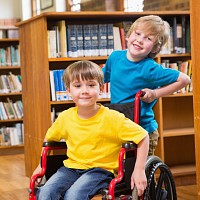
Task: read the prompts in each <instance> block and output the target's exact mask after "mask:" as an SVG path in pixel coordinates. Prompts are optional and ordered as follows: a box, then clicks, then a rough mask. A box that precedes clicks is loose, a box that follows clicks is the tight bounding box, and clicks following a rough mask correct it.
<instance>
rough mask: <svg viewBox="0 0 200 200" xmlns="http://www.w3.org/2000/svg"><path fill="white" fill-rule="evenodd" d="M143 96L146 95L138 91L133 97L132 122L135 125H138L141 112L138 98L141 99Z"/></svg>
mask: <svg viewBox="0 0 200 200" xmlns="http://www.w3.org/2000/svg"><path fill="white" fill-rule="evenodd" d="M145 94H146V93H145V92H144V91H142V90H140V91H138V92H137V93H136V95H135V101H134V112H133V113H134V116H133V120H134V122H135V123H137V124H140V111H141V106H140V102H141V101H140V97H143V96H144V95H145Z"/></svg>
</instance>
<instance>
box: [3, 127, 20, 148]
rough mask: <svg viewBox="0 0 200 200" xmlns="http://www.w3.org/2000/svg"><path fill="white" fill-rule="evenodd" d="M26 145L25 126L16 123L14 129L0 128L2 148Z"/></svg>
mask: <svg viewBox="0 0 200 200" xmlns="http://www.w3.org/2000/svg"><path fill="white" fill-rule="evenodd" d="M23 143H24V125H23V124H22V123H16V124H14V125H13V127H1V128H0V146H13V145H21V144H23Z"/></svg>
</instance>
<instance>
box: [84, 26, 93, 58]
mask: <svg viewBox="0 0 200 200" xmlns="http://www.w3.org/2000/svg"><path fill="white" fill-rule="evenodd" d="M83 46H84V56H91V55H92V46H91V25H90V24H84V25H83Z"/></svg>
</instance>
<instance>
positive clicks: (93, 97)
mask: <svg viewBox="0 0 200 200" xmlns="http://www.w3.org/2000/svg"><path fill="white" fill-rule="evenodd" d="M67 91H68V93H69V95H70V96H71V97H72V99H73V101H74V103H75V104H76V105H77V106H84V107H85V106H86V107H87V106H93V105H95V104H96V101H97V100H98V98H99V94H100V92H101V88H100V85H99V83H98V81H97V80H82V79H81V77H80V80H74V81H72V82H71V83H70V88H69V89H68V90H67Z"/></svg>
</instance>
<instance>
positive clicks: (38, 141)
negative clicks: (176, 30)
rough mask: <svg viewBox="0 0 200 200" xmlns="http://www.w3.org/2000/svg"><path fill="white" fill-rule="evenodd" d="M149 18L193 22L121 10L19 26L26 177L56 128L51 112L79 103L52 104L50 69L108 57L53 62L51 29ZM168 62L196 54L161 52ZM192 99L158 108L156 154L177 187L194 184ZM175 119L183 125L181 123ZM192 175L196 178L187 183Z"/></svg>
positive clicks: (175, 99) (46, 17)
mask: <svg viewBox="0 0 200 200" xmlns="http://www.w3.org/2000/svg"><path fill="white" fill-rule="evenodd" d="M149 14H156V15H159V16H161V17H162V18H163V19H165V20H167V21H169V22H172V20H173V17H175V16H176V17H181V16H186V18H188V19H189V18H190V12H189V11H174V12H173V11H162V12H143V13H124V12H121V11H117V12H80V13H71V12H64V13H54V12H49V13H43V14H41V15H39V16H36V17H33V18H31V19H29V20H26V21H24V22H20V23H18V24H17V26H18V27H19V29H20V45H21V66H22V79H23V83H22V84H23V95H22V98H23V100H24V101H23V102H24V130H25V165H26V167H25V168H26V175H27V176H31V174H32V171H33V170H34V169H35V167H36V166H37V165H38V163H39V156H40V153H41V146H42V142H43V139H44V136H45V133H46V131H47V129H48V128H49V127H50V126H51V110H52V108H55V110H56V111H57V112H59V111H62V110H63V109H67V108H69V107H71V106H73V105H74V104H73V102H72V101H70V100H68V101H59V102H56V101H51V97H50V96H51V94H50V82H49V71H50V70H55V69H65V68H66V67H67V66H68V65H69V64H71V63H72V62H74V61H77V60H83V59H87V60H91V61H94V62H96V63H97V64H103V63H105V61H106V59H107V56H94V57H78V58H69V57H67V58H48V39H47V31H48V29H49V27H51V26H53V24H55V23H57V22H58V21H61V20H65V21H66V23H67V24H80V23H81V24H91V23H93V24H98V23H99V24H100V23H107V24H108V23H116V24H117V23H119V22H122V21H130V20H131V21H134V19H136V18H138V17H140V16H143V15H149ZM41 49H42V50H41ZM164 59H169V60H170V61H171V62H174V61H175V60H177V59H178V60H182V61H187V60H189V59H191V54H190V53H183V54H175V53H173V54H163V55H162V54H160V55H158V56H157V57H156V58H155V60H156V61H157V62H159V63H161V62H162V60H164ZM25 99H26V100H25ZM192 99H193V95H192V93H185V94H176V95H170V96H167V97H163V98H160V99H159V100H158V103H157V104H156V106H155V117H156V119H157V121H158V123H159V133H160V140H159V144H158V147H157V150H156V155H158V156H159V157H161V159H163V160H164V161H165V163H166V164H167V165H169V166H170V167H171V169H172V171H173V172H174V176H175V177H176V178H177V184H178V185H182V184H189V182H190V183H193V182H194V181H195V180H194V179H195V158H194V127H193V126H194V124H193V103H192ZM99 101H100V102H102V103H103V102H104V101H109V99H103V100H99ZM177 105H178V106H177ZM185 116H187V117H185ZM176 120H178V121H177V122H176ZM168 121H169V122H170V123H169V122H168ZM179 141H182V144H184V145H186V146H187V145H189V146H190V151H189V152H188V153H186V151H185V150H184V149H183V148H181V147H180V145H179V144H180V142H179ZM188 142H189V143H188ZM184 145H183V146H184ZM172 152H173V153H172ZM30 155H31V156H30ZM178 158H179V159H178ZM185 176H187V177H186V178H185V179H184V180H187V181H185V182H184V180H182V179H183V177H185ZM188 177H190V178H191V179H190V180H188Z"/></svg>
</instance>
